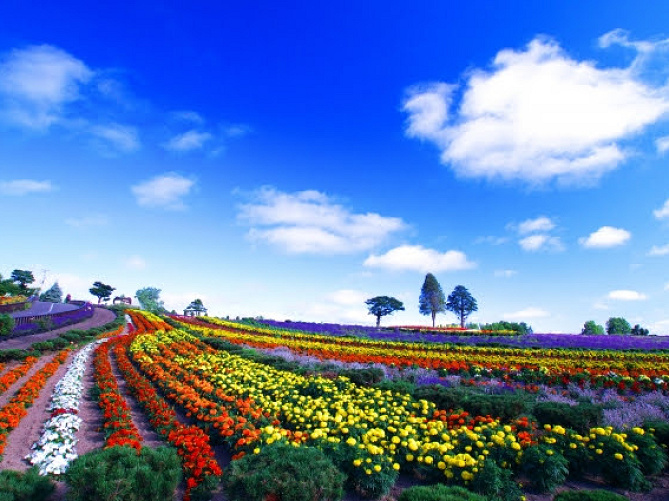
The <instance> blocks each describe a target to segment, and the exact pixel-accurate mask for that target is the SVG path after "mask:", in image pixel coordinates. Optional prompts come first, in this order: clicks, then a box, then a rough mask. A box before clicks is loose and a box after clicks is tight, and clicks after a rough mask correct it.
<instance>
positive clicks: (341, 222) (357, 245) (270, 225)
mask: <svg viewBox="0 0 669 501" xmlns="http://www.w3.org/2000/svg"><path fill="white" fill-rule="evenodd" d="M239 209H240V210H239V214H238V218H239V220H240V221H243V222H246V223H248V224H250V225H251V226H252V227H251V229H250V230H249V233H248V236H249V237H250V238H251V239H252V240H262V241H266V242H268V243H270V244H273V245H276V246H278V247H280V248H282V249H284V250H286V251H287V252H291V253H325V254H345V253H353V252H358V251H363V250H368V249H371V248H373V247H375V246H376V245H378V244H379V243H381V242H382V241H383V240H385V239H386V237H387V236H388V235H390V234H391V233H393V232H396V231H399V230H402V229H404V228H405V227H406V225H405V224H404V222H403V221H402V220H401V219H400V218H396V217H384V216H380V215H379V214H375V213H366V214H355V213H352V212H350V211H349V210H348V209H346V208H344V207H343V206H341V205H339V204H336V203H334V202H333V200H332V199H331V198H330V197H328V196H327V195H325V194H324V193H320V192H318V191H313V190H309V191H300V192H296V193H283V192H280V191H278V190H275V189H274V188H271V187H264V188H262V189H260V190H258V191H256V192H255V193H254V194H253V201H252V202H251V203H247V204H243V205H241V206H240V208H239ZM258 226H259V227H261V228H258Z"/></svg>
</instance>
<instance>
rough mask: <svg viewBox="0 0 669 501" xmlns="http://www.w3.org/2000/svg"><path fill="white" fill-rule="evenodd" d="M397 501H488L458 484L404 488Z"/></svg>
mask: <svg viewBox="0 0 669 501" xmlns="http://www.w3.org/2000/svg"><path fill="white" fill-rule="evenodd" d="M397 501H486V498H485V497H483V496H481V495H479V494H474V493H473V492H471V491H468V490H467V489H465V488H464V487H460V486H457V485H452V486H446V485H444V484H435V485H417V486H414V487H409V488H408V489H404V490H403V491H402V493H401V494H400V497H399V498H398V499H397Z"/></svg>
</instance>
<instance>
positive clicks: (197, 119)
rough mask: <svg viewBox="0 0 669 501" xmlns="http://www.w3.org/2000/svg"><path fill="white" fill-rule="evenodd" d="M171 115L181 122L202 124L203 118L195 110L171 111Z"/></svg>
mask: <svg viewBox="0 0 669 501" xmlns="http://www.w3.org/2000/svg"><path fill="white" fill-rule="evenodd" d="M172 117H173V118H174V119H175V120H178V121H182V122H191V123H195V124H203V123H204V118H202V115H200V114H199V113H197V112H196V111H188V110H186V111H175V112H173V113H172Z"/></svg>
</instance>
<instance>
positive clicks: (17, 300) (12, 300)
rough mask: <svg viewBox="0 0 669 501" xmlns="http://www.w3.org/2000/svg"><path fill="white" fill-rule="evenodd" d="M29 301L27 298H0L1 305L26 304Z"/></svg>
mask: <svg viewBox="0 0 669 501" xmlns="http://www.w3.org/2000/svg"><path fill="white" fill-rule="evenodd" d="M27 300H28V298H26V297H25V296H0V305H3V304H16V303H25V302H26V301H27Z"/></svg>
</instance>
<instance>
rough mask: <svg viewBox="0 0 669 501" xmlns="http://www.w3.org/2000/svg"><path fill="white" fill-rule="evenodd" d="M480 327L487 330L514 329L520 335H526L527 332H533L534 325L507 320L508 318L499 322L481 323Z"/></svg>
mask: <svg viewBox="0 0 669 501" xmlns="http://www.w3.org/2000/svg"><path fill="white" fill-rule="evenodd" d="M480 328H481V329H482V330H487V331H493V332H496V331H513V332H516V333H518V335H521V336H524V335H525V334H532V327H531V326H529V325H527V324H526V323H525V322H520V323H518V322H507V321H506V320H500V321H499V322H493V323H491V324H481V325H480Z"/></svg>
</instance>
